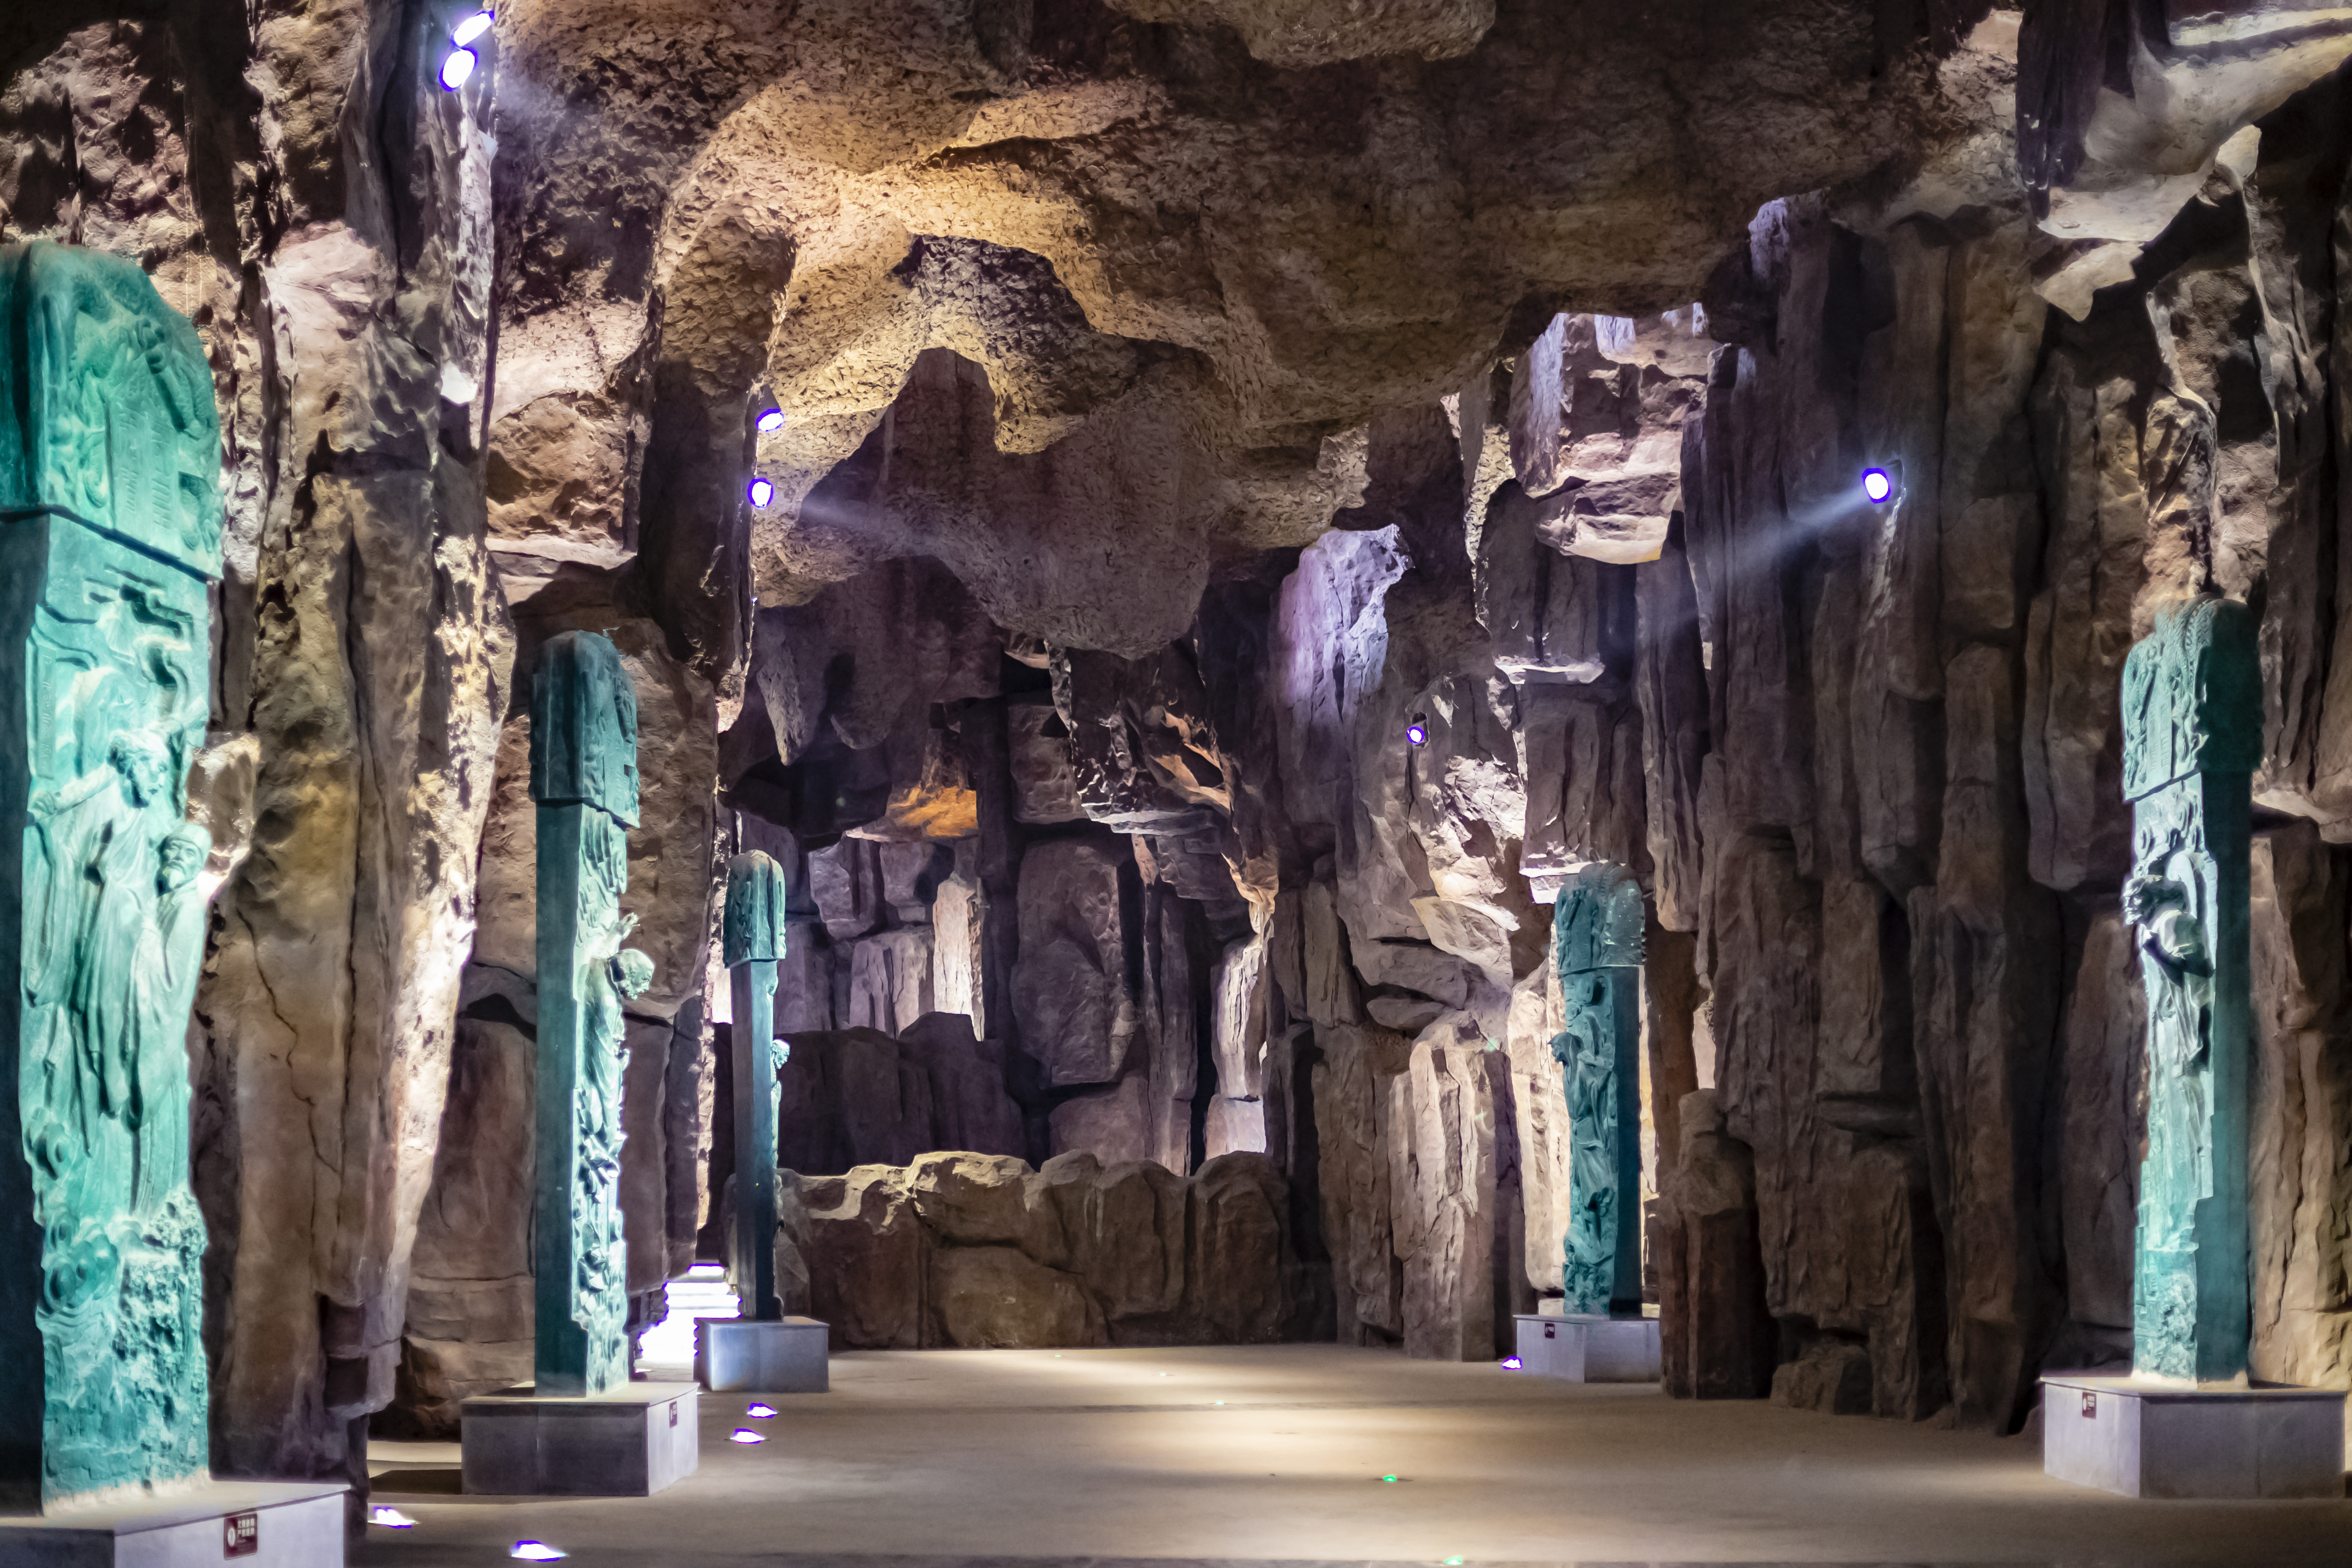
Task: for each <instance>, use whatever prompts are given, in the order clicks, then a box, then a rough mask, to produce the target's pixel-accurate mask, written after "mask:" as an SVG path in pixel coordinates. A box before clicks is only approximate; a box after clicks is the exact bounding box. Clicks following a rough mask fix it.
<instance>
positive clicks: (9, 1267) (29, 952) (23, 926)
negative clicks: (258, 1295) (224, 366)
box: [0, 241, 234, 1508]
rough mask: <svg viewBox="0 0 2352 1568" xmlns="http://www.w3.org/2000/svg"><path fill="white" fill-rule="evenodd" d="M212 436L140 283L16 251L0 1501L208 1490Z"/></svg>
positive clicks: (195, 359)
mask: <svg viewBox="0 0 2352 1568" xmlns="http://www.w3.org/2000/svg"><path fill="white" fill-rule="evenodd" d="M219 472H220V435H219V426H218V423H217V419H216V416H215V412H214V406H213V386H212V375H211V372H210V370H209V369H208V368H207V365H206V363H205V354H204V350H203V346H202V344H201V343H200V342H198V341H197V338H196V334H195V332H194V329H192V328H191V327H190V326H189V325H188V323H187V322H186V321H184V320H183V319H182V318H181V317H179V316H178V315H177V314H175V313H174V312H173V311H172V310H170V309H169V308H168V307H167V306H165V305H164V304H163V300H161V299H159V298H158V297H157V296H156V293H155V290H154V288H153V286H152V284H150V283H149V282H148V280H147V278H146V276H145V275H144V274H143V273H142V272H141V271H140V269H139V268H138V267H137V266H136V265H134V264H132V263H131V262H130V261H127V260H124V259H121V258H116V257H110V256H104V255H100V254H98V253H95V252H91V251H85V250H80V249H77V248H71V247H60V246H55V245H50V244H47V243H43V242H38V241H36V242H34V243H32V244H28V245H11V246H5V247H0V662H5V665H6V667H7V668H6V673H5V679H0V856H5V861H0V865H5V872H0V876H5V886H0V969H5V973H6V974H7V977H8V980H9V984H8V987H7V990H6V993H5V1005H0V1032H5V1038H0V1502H5V1504H7V1505H8V1506H11V1507H16V1508H23V1507H29V1506H36V1505H37V1506H41V1507H44V1508H54V1507H56V1506H58V1505H60V1504H66V1503H79V1502H88V1501H94V1500H103V1499H107V1498H110V1497H131V1496H136V1495H138V1494H141V1493H142V1492H145V1491H148V1490H151V1489H175V1488H179V1487H184V1486H186V1485H189V1484H192V1483H194V1482H196V1481H200V1480H202V1479H205V1476H206V1475H207V1473H208V1467H207V1454H208V1442H209V1438H208V1431H207V1424H208V1413H207V1405H208V1401H207V1397H206V1388H205V1352H204V1344H203V1330H204V1288H203V1280H202V1275H201V1260H202V1258H203V1253H204V1247H205V1228H204V1222H203V1218H202V1216H201V1215H200V1214H199V1213H198V1211H197V1208H196V1204H195V1199H194V1195H193V1194H191V1192H190V1190H189V1185H188V1057H187V1030H188V1016H189V1009H190V1006H191V1005H192V1004H193V1002H194V996H195V988H196V981H197V976H198V971H199V969H200V968H201V966H202V964H203V962H204V946H205V903H206V901H207V900H209V898H210V897H211V896H212V894H213V892H214V891H215V890H216V889H218V887H219V885H220V882H221V880H222V879H223V878H224V877H225V876H226V869H227V868H229V867H230V866H233V864H234V861H233V859H231V858H229V857H230V855H231V854H232V851H231V850H230V848H229V847H227V846H226V845H224V846H222V847H220V848H219V849H217V850H216V848H215V845H214V843H213V839H212V836H211V834H210V833H209V832H208V830H207V829H206V827H205V826H203V825H202V824H201V823H199V822H194V821H191V820H190V809H189V806H190V803H189V796H188V784H187V781H188V776H189V772H190V769H191V767H192V765H194V763H196V762H197V760H198V758H199V755H200V753H201V752H203V750H204V744H205V720H206V716H207V714H208V712H209V710H210V701H209V698H208V681H209V670H210V652H209V650H210V635H211V634H210V622H209V610H208V607H207V605H208V599H207V593H208V585H209V584H210V583H211V582H212V581H213V580H214V579H215V578H217V577H218V575H219V573H220V561H221V503H220V495H219V484H218V476H219Z"/></svg>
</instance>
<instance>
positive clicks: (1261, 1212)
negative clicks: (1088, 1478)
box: [776, 1152, 1291, 1350]
mask: <svg viewBox="0 0 2352 1568" xmlns="http://www.w3.org/2000/svg"><path fill="white" fill-rule="evenodd" d="M786 1175H787V1176H788V1177H792V1173H789V1172H788V1173H786ZM784 1194H785V1195H784V1198H783V1201H782V1204H781V1205H780V1208H781V1217H780V1222H779V1225H778V1228H777V1234H776V1279H777V1280H778V1282H779V1286H780V1289H782V1292H783V1294H784V1297H785V1305H784V1310H786V1311H788V1312H799V1311H808V1312H814V1314H815V1315H816V1316H817V1317H818V1318H820V1319H822V1320H823V1321H825V1322H827V1323H830V1324H831V1325H832V1328H833V1344H834V1348H835V1349H836V1350H915V1349H920V1348H934V1347H936V1348H961V1349H967V1350H1005V1349H1034V1348H1042V1347H1049V1346H1066V1345H1067V1346H1080V1345H1105V1344H1113V1345H1151V1344H1253V1343H1263V1342H1268V1341H1274V1340H1280V1339H1285V1338H1288V1337H1290V1329H1291V1324H1290V1302H1289V1300H1288V1297H1287V1286H1288V1281H1287V1279H1286V1268H1285V1264H1286V1259H1287V1258H1288V1257H1289V1252H1290V1246H1289V1238H1288V1236H1287V1234H1286V1232H1287V1222H1286V1207H1287V1203H1286V1192H1285V1189H1284V1184H1283V1180H1282V1177H1281V1174H1280V1173H1278V1172H1276V1170H1275V1169H1274V1167H1273V1165H1272V1164H1271V1163H1269V1162H1268V1161H1267V1160H1266V1159H1265V1156H1264V1155H1262V1154H1250V1153H1237V1154H1228V1155H1225V1156H1223V1157H1222V1158H1220V1159H1217V1160H1213V1161H1211V1162H1210V1163H1208V1164H1206V1165H1203V1166H1202V1168H1201V1169H1200V1170H1199V1171H1198V1172H1196V1173H1193V1174H1192V1176H1191V1177H1190V1178H1189V1179H1188V1178H1185V1177H1182V1176H1179V1175H1176V1174H1174V1173H1171V1172H1170V1171H1169V1170H1167V1169H1166V1168H1165V1167H1163V1166H1160V1165H1157V1164H1152V1163H1143V1162H1126V1163H1114V1164H1111V1165H1108V1166H1106V1165H1104V1164H1103V1163H1102V1162H1100V1161H1099V1160H1097V1159H1096V1158H1095V1157H1094V1156H1093V1155H1092V1154H1089V1153H1083V1152H1074V1153H1068V1154H1062V1155H1057V1156H1056V1157H1055V1158H1054V1159H1051V1160H1048V1161H1047V1162H1046V1163H1045V1165H1044V1166H1042V1167H1041V1168H1039V1169H1036V1170H1034V1171H1033V1170H1032V1169H1030V1167H1029V1166H1028V1165H1027V1164H1025V1163H1023V1162H1022V1161H1020V1160H1018V1159H1015V1158H1012V1157H1009V1156H995V1157H991V1156H986V1155H982V1154H974V1153H937V1154H928V1155H925V1156H924V1157H923V1158H922V1159H919V1160H918V1161H915V1162H914V1163H911V1164H908V1165H905V1166H889V1165H861V1166H859V1167H857V1168H856V1169H855V1170H853V1171H851V1172H850V1173H848V1174H846V1175H842V1176H824V1177H812V1176H798V1177H796V1178H793V1179H789V1180H787V1181H786V1183H785V1185H784Z"/></svg>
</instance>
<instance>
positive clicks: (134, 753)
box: [108, 733, 172, 805]
mask: <svg viewBox="0 0 2352 1568" xmlns="http://www.w3.org/2000/svg"><path fill="white" fill-rule="evenodd" d="M108 760H109V761H110V762H112V763H113V764H114V771H115V772H117V773H121V775H122V790H123V793H124V794H125V795H129V796H130V797H131V805H152V804H153V803H154V802H156V801H159V800H162V799H163V797H164V795H165V794H166V793H167V792H168V791H169V790H170V789H171V787H172V769H171V764H170V763H169V762H168V761H167V760H166V758H165V756H164V752H163V742H161V741H158V740H156V739H155V738H154V737H153V736H152V735H142V734H137V733H132V734H128V735H118V736H116V737H115V738H114V745H113V748H112V750H111V751H110V752H109V755H108Z"/></svg>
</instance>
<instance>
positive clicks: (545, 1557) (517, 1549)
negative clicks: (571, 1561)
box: [507, 1541, 572, 1563]
mask: <svg viewBox="0 0 2352 1568" xmlns="http://www.w3.org/2000/svg"><path fill="white" fill-rule="evenodd" d="M507 1555H508V1556H509V1557H520V1558H521V1559H522V1560H523V1561H524V1562H526V1563H552V1562H554V1561H556V1560H557V1559H558V1558H562V1557H569V1556H571V1555H572V1553H570V1552H566V1551H564V1550H563V1548H562V1547H561V1546H550V1545H549V1544H548V1543H547V1542H544V1541H518V1542H515V1543H514V1550H513V1551H512V1552H508V1553H507Z"/></svg>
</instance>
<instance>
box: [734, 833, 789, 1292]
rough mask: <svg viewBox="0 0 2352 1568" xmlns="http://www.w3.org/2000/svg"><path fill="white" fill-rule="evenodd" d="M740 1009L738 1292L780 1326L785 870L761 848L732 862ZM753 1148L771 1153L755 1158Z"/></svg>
mask: <svg viewBox="0 0 2352 1568" xmlns="http://www.w3.org/2000/svg"><path fill="white" fill-rule="evenodd" d="M719 936H720V948H721V952H722V955H723V956H724V957H725V959H726V961H727V972H728V982H729V985H730V1000H731V1001H732V1003H733V1005H734V1008H733V1016H734V1020H735V1022H734V1026H733V1032H734V1040H735V1053H734V1054H735V1068H734V1071H735V1078H734V1087H735V1147H736V1148H737V1149H738V1150H739V1151H742V1152H743V1157H741V1158H739V1159H738V1160H737V1161H736V1162H735V1236H734V1246H733V1248H732V1250H733V1253H734V1263H735V1269H736V1279H735V1290H736V1295H737V1298H738V1300H740V1302H741V1308H740V1311H741V1315H742V1316H744V1317H746V1318H750V1319H755V1320H759V1321H767V1322H774V1321H778V1320H780V1319H781V1318H782V1316H783V1315H784V1312H783V1304H782V1301H781V1300H778V1298H777V1296H776V1253H775V1237H776V1111H777V1106H778V1100H779V1097H780V1094H781V1092H782V1087H781V1085H780V1084H779V1083H778V1082H777V1079H776V1072H777V1069H778V1068H782V1066H783V1063H784V1051H785V1047H784V1046H783V1043H782V1041H780V1040H778V1039H777V1038H776V1014H775V1003H776V961H777V960H778V959H779V958H782V956H783V953H784V870H783V868H782V867H781V866H779V865H777V864H776V862H775V861H774V860H773V859H772V858H769V857H768V856H766V855H763V854H761V852H760V851H758V850H756V849H754V850H752V851H751V852H750V853H749V854H744V855H738V856H736V857H735V858H733V859H731V860H730V861H729V862H727V905H726V912H725V915H724V918H723V919H722V921H721V922H720V928H719ZM752 1151H763V1153H761V1154H754V1153H752Z"/></svg>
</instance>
